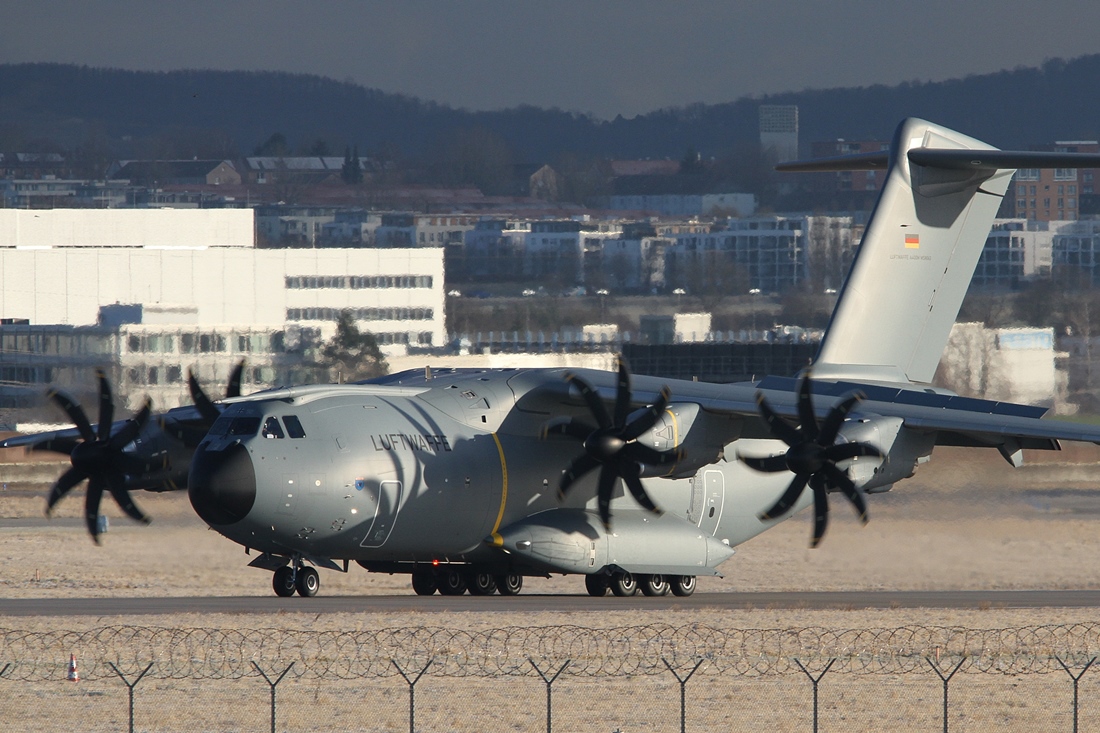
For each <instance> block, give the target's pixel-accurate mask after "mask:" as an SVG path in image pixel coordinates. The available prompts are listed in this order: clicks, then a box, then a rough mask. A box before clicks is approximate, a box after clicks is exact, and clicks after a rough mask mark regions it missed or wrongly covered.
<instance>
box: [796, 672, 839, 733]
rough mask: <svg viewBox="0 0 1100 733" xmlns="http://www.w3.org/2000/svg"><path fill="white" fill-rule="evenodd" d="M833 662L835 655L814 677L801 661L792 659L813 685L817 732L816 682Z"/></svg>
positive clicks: (815, 727)
mask: <svg viewBox="0 0 1100 733" xmlns="http://www.w3.org/2000/svg"><path fill="white" fill-rule="evenodd" d="M834 662H836V657H833V658H832V659H830V660H829V663H828V664H826V665H825V669H823V670H821V674H819V675H818V676H817V677H814V676H813V675H812V674H810V670H808V669H806V668H805V667H804V666H803V665H802V662H800V661H798V659H795V660H794V663H795V664H797V665H798V668H799V669H801V670H802V672H803V673H804V674H805V675H806V676H807V677H809V678H810V682H811V684H813V686H814V733H817V683H819V682H821V678H822V677H824V676H825V673H826V672H828V671H829V669H830V668H832V666H833V663H834Z"/></svg>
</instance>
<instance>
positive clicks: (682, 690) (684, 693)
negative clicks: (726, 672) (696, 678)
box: [661, 657, 703, 733]
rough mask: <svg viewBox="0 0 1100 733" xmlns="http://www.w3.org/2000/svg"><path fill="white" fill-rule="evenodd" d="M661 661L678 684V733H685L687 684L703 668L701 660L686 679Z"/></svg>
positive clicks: (662, 659) (662, 658)
mask: <svg viewBox="0 0 1100 733" xmlns="http://www.w3.org/2000/svg"><path fill="white" fill-rule="evenodd" d="M661 661H662V662H664V663H665V666H666V667H668V671H669V672H672V676H673V677H675V678H676V681H677V682H679V683H680V733H687V727H686V726H687V683H688V680H690V679H691V676H692V675H693V674H695V673H696V672H697V671H698V670H699V667H701V666H703V660H702V659H700V660H699V661H698V662H696V663H695V666H694V667H692V668H691V671H690V672H688V673H687V676H686V677H683V678H681V677H680V673H679V672H677V671H676V670H675V669H674V668H673V666H672V665H671V664H669V663H668V660H667V659H665V658H664V657H661Z"/></svg>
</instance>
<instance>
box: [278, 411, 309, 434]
mask: <svg viewBox="0 0 1100 733" xmlns="http://www.w3.org/2000/svg"><path fill="white" fill-rule="evenodd" d="M283 422H284V423H286V432H287V434H288V435H290V437H291V438H304V437H306V431H305V430H303V429H302V423H301V421H300V420H298V417H297V415H283ZM279 437H282V436H279Z"/></svg>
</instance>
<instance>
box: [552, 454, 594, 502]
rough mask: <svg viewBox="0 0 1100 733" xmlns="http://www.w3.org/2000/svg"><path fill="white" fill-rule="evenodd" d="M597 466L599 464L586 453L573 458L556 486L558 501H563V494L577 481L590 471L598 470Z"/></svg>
mask: <svg viewBox="0 0 1100 733" xmlns="http://www.w3.org/2000/svg"><path fill="white" fill-rule="evenodd" d="M599 466H600V462H599V461H598V460H596V459H595V458H593V457H592V456H590V455H588V454H587V453H583V454H581V455H579V456H577V457H576V458H574V459H573V462H572V463H570V464H569V468H567V469H565V472H564V473H563V474H562V475H561V482H560V483H559V484H558V499H559V500H561V499H564V498H565V492H567V491H569V489H570V487H571V486H573V484H574V482H576V480H577V479H579V478H580V477H581V476H583V475H585V474H586V473H588V472H589V471H591V470H592V469H594V468H599Z"/></svg>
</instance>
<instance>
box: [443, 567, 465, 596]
mask: <svg viewBox="0 0 1100 733" xmlns="http://www.w3.org/2000/svg"><path fill="white" fill-rule="evenodd" d="M437 584H438V585H439V592H440V593H441V594H443V595H445V596H460V595H462V594H463V593H465V592H466V576H465V575H464V574H462V573H460V572H459V571H457V570H445V571H443V572H442V573H440V574H439V578H438V580H437Z"/></svg>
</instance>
